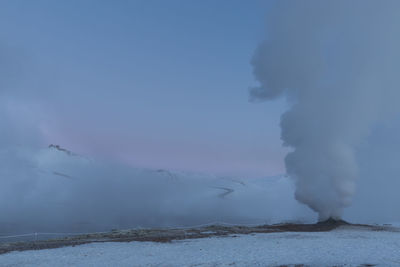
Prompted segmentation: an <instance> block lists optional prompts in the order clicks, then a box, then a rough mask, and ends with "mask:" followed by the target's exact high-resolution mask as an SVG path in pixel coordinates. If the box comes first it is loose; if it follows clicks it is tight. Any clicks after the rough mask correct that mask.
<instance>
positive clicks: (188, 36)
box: [0, 0, 285, 176]
mask: <svg viewBox="0 0 400 267" xmlns="http://www.w3.org/2000/svg"><path fill="white" fill-rule="evenodd" d="M270 5H271V2H270V1H161V0H160V1H88V0H87V1H11V0H10V1H1V2H0V36H1V37H0V49H1V50H2V52H1V57H2V61H3V63H2V64H3V66H0V68H1V69H5V74H6V76H7V77H8V79H7V80H8V81H7V83H6V85H5V86H3V87H4V88H5V89H4V90H3V91H4V92H5V93H4V94H3V97H6V98H7V99H9V101H8V103H11V104H9V105H11V106H13V108H12V110H14V111H12V112H11V113H13V112H14V113H22V115H21V114H20V115H19V117H24V118H25V120H33V121H34V122H35V123H36V124H37V125H38V128H39V129H40V133H41V136H42V139H41V140H42V141H41V144H42V145H43V146H44V145H48V144H50V143H55V144H59V145H61V146H65V147H67V148H69V149H71V150H74V151H76V152H78V153H82V154H86V155H90V156H94V157H107V158H111V159H114V160H118V161H123V162H126V163H129V164H131V165H133V166H139V167H149V168H169V169H179V170H189V171H202V172H213V173H218V174H236V175H246V176H259V175H272V174H276V173H282V172H284V167H283V156H284V154H285V150H284V149H283V148H281V141H280V138H279V135H280V130H279V119H280V114H281V113H282V111H284V110H285V103H284V101H283V100H279V101H275V102H268V103H262V104H254V103H250V102H249V101H248V87H250V86H254V85H255V84H256V82H255V79H254V77H253V75H252V67H251V65H250V60H251V57H252V55H253V52H254V50H255V48H256V47H257V45H258V44H259V43H260V42H261V41H262V40H263V38H264V37H265V35H266V24H265V16H266V12H267V10H268V8H269V6H270ZM15 106H16V107H17V108H15ZM15 110H19V111H18V112H17V111H15ZM21 110H22V111H21ZM13 116H16V117H18V116H17V115H15V114H14V115H13ZM26 118H28V119H26ZM21 123H23V122H21Z"/></svg>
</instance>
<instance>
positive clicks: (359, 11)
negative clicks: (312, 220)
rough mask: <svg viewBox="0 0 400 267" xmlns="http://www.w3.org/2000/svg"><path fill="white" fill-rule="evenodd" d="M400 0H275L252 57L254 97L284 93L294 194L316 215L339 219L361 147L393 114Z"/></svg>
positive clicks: (399, 59) (355, 174)
mask: <svg viewBox="0 0 400 267" xmlns="http://www.w3.org/2000/svg"><path fill="white" fill-rule="evenodd" d="M399 14H400V2H399V1H389V0H388V1H373V0H371V1H361V0H360V1H340V0H337V1H321V0H308V1H277V2H276V6H275V8H274V9H273V10H271V12H270V13H269V16H268V24H267V25H268V31H267V32H268V34H267V37H266V40H265V41H264V42H263V43H262V44H261V45H260V46H259V47H258V48H257V50H256V52H255V55H254V57H253V60H252V64H253V67H254V75H255V77H256V79H257V80H258V81H259V83H260V86H258V87H254V88H251V90H250V95H251V98H252V99H253V100H258V101H260V100H272V99H275V98H277V97H279V96H281V95H285V96H286V97H287V99H288V101H289V103H290V109H289V110H288V111H287V112H286V113H285V114H283V115H282V118H281V129H282V133H281V138H282V140H283V142H284V145H286V146H289V147H291V148H293V150H292V152H290V153H289V154H288V155H287V157H286V158H285V164H286V169H287V173H288V174H289V175H290V176H291V177H293V178H294V179H295V181H296V192H295V197H296V199H297V200H299V201H300V202H302V203H304V204H306V205H308V206H309V207H310V208H312V209H313V210H315V211H316V212H318V214H319V219H320V220H325V219H327V218H329V217H333V218H341V216H342V212H343V208H345V207H348V206H349V205H350V204H351V201H352V198H353V195H354V193H355V187H356V186H355V185H356V181H357V178H358V176H359V168H358V163H357V162H358V161H357V157H356V154H357V153H356V152H357V149H358V148H359V146H360V145H361V144H362V142H363V141H364V140H366V139H367V138H368V135H369V133H370V131H371V129H372V127H373V126H374V125H376V123H377V122H381V121H382V120H386V119H387V118H390V117H391V116H393V114H396V113H395V112H396V110H397V109H398V107H397V99H399V98H398V97H399V88H398V85H399V77H400V76H399V70H400V50H399V47H400V27H399V25H400V16H399Z"/></svg>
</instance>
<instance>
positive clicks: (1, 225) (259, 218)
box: [0, 145, 315, 236]
mask: <svg viewBox="0 0 400 267" xmlns="http://www.w3.org/2000/svg"><path fill="white" fill-rule="evenodd" d="M13 155H14V156H15V158H14V159H13V161H14V162H16V163H15V164H14V165H15V166H18V168H12V169H10V168H11V167H10V166H14V165H11V164H8V165H7V166H6V165H5V166H4V167H5V168H4V169H2V170H3V171H4V170H7V169H6V168H9V170H8V173H6V175H4V177H6V178H7V177H10V180H9V181H8V180H7V179H2V181H1V182H2V186H1V187H0V198H2V199H1V200H2V201H0V214H1V215H0V235H3V236H4V235H10V234H11V235H12V234H23V233H33V232H55V233H62V232H93V231H109V230H111V229H129V228H138V227H145V228H149V227H175V226H195V225H201V224H210V223H215V222H222V223H232V224H264V223H275V222H282V221H293V220H295V221H299V220H301V221H308V222H309V221H314V220H315V214H313V213H312V212H311V211H309V210H308V209H307V208H306V207H305V206H303V205H300V204H299V203H297V202H296V201H295V199H294V197H293V190H294V189H293V183H292V181H291V180H290V179H289V178H287V177H285V176H284V175H279V176H276V177H263V178H258V179H247V178H246V177H219V176H215V175H210V174H200V173H188V172H181V171H170V170H161V169H160V170H151V169H140V168H133V167H131V166H127V165H124V164H120V163H116V162H110V161H104V160H94V159H91V158H87V157H83V156H80V155H77V154H75V153H73V152H71V151H68V150H67V149H64V148H62V147H59V146H56V145H52V146H50V147H48V148H46V149H41V150H39V151H29V153H28V152H27V151H22V152H21V151H17V152H15V153H14V154H13ZM11 177H12V179H11ZM1 203H9V204H8V205H1ZM10 203H11V204H12V205H10Z"/></svg>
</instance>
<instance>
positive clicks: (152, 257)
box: [0, 226, 400, 266]
mask: <svg viewBox="0 0 400 267" xmlns="http://www.w3.org/2000/svg"><path fill="white" fill-rule="evenodd" d="M0 263H1V266H400V231H399V229H387V230H374V229H373V228H365V227H356V226H341V227H338V228H336V229H334V230H332V231H327V232H280V233H254V234H247V235H242V234H240V235H228V236H223V237H215V236H214V237H207V238H198V239H185V240H177V241H171V242H136V241H135V242H106V243H91V244H84V245H80V246H74V247H63V248H57V249H44V250H36V251H33V250H31V251H23V252H10V253H6V254H3V255H0Z"/></svg>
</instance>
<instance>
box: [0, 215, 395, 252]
mask: <svg viewBox="0 0 400 267" xmlns="http://www.w3.org/2000/svg"><path fill="white" fill-rule="evenodd" d="M338 227H357V228H362V229H365V230H371V231H388V230H391V229H390V227H386V226H385V227H383V226H372V225H362V224H350V223H348V222H345V221H342V220H333V219H329V220H327V221H324V222H318V223H316V224H297V223H285V224H276V225H260V226H252V227H249V226H222V225H211V226H206V227H200V228H185V229H179V228H177V229H135V230H115V231H111V232H109V233H100V234H99V233H93V234H86V235H79V236H73V237H64V238H58V239H50V240H38V241H25V242H15V243H3V244H0V254H3V253H7V252H11V251H23V250H38V249H49V248H59V247H64V246H76V245H82V244H87V243H95V242H131V241H151V242H171V241H173V240H183V239H193V238H205V237H214V236H228V235H230V236H232V235H233V236H234V235H242V234H252V233H279V232H327V231H331V230H334V229H336V228H338Z"/></svg>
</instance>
